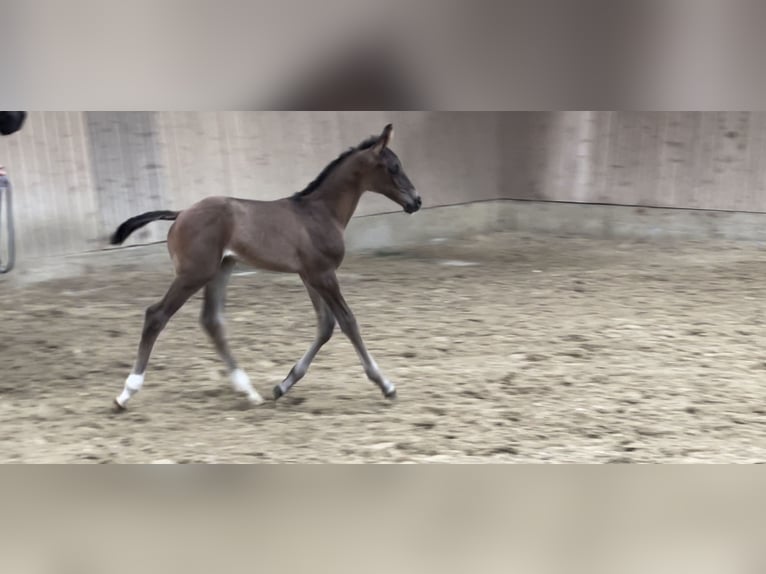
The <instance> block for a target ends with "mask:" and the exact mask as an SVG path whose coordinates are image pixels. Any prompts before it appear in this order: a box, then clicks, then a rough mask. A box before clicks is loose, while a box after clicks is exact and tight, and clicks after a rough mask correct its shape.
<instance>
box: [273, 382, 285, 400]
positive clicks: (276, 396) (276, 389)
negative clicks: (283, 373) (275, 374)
mask: <svg viewBox="0 0 766 574" xmlns="http://www.w3.org/2000/svg"><path fill="white" fill-rule="evenodd" d="M272 392H273V393H274V400H275V401H278V400H279V399H280V397H282V396H283V395H284V394H285V393H284V391H282V387H280V386H279V385H276V386H275V387H274V390H273V391H272Z"/></svg>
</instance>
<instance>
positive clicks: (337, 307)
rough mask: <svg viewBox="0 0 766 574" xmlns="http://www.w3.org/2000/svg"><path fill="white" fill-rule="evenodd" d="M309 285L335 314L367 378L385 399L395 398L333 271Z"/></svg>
mask: <svg viewBox="0 0 766 574" xmlns="http://www.w3.org/2000/svg"><path fill="white" fill-rule="evenodd" d="M311 286H312V287H313V288H314V289H315V290H316V291H317V293H319V295H320V296H321V297H322V299H323V300H324V301H325V303H327V305H328V307H330V310H331V311H332V313H333V315H335V319H336V320H337V321H338V324H339V325H340V328H341V331H343V333H344V334H345V335H346V336H347V337H348V339H349V340H350V341H351V344H352V345H354V349H355V350H356V353H357V355H359V359H360V360H361V362H362V366H363V367H364V372H365V374H366V375H367V378H368V379H370V380H371V381H372V382H373V383H375V384H376V385H377V386H378V388H380V390H381V392H382V393H383V396H384V397H386V398H387V399H394V398H396V387H395V386H394V385H393V384H392V383H391V382H390V381H389V380H388V379H387V378H386V377H385V376H383V373H381V372H380V368H378V365H377V363H376V362H375V360H374V359H373V358H372V356H371V355H370V353H369V351H367V347H366V346H365V344H364V341H363V340H362V335H361V334H360V332H359V325H358V324H357V322H356V317H354V313H353V312H352V311H351V309H350V308H349V306H348V304H347V303H346V301H345V299H344V298H343V295H342V294H341V292H340V285H339V284H338V278H337V276H336V275H335V273H334V272H333V273H328V274H325V275H323V276H322V277H321V278H318V279H315V280H312V281H311Z"/></svg>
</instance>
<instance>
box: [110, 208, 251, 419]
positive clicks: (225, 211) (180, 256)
mask: <svg viewBox="0 0 766 574" xmlns="http://www.w3.org/2000/svg"><path fill="white" fill-rule="evenodd" d="M233 226H234V214H233V212H232V209H231V206H230V205H229V203H228V202H227V200H226V199H225V198H219V197H212V198H207V199H204V200H202V201H201V202H199V203H197V204H196V205H194V206H192V207H191V208H190V209H188V210H186V211H184V212H181V213H180V214H179V215H178V218H177V219H176V221H175V223H173V225H172V226H171V228H170V231H169V232H168V251H169V253H170V257H171V259H172V261H173V265H174V267H175V272H176V276H175V278H174V280H173V282H172V283H171V285H170V288H169V289H168V291H167V292H166V293H165V296H164V297H163V298H162V299H161V300H160V301H159V302H157V303H155V304H154V305H151V306H150V307H149V308H148V309H147V310H146V315H145V319H144V326H143V331H142V333H141V341H140V343H139V346H138V353H137V356H136V361H135V364H134V366H133V369H132V371H131V373H130V375H128V378H127V379H126V381H125V386H124V388H123V391H122V393H121V394H120V395H119V396H118V397H117V398H116V399H115V401H114V403H115V407H116V409H117V410H123V409H124V408H125V407H126V405H127V402H128V401H129V400H130V398H131V397H132V396H133V395H135V394H136V393H137V392H138V391H139V390H140V389H141V387H142V386H143V383H144V377H145V373H146V368H147V365H148V363H149V357H150V355H151V352H152V348H153V347H154V344H155V342H156V340H157V337H158V336H159V334H160V332H162V330H163V329H164V328H165V326H166V325H167V323H168V321H169V320H170V318H171V317H172V316H173V315H174V314H175V313H176V312H177V311H178V310H179V309H180V308H181V307H182V306H183V305H184V303H186V301H188V299H189V298H190V297H191V296H192V295H194V294H195V293H196V292H197V291H199V290H200V289H202V288H203V287H204V295H203V304H202V312H201V314H200V323H201V325H202V327H203V329H204V330H205V331H206V332H207V334H208V335H209V336H210V338H211V340H212V341H213V344H214V345H215V348H216V350H217V351H218V354H219V355H220V356H221V358H222V359H223V361H224V363H225V364H226V367H227V369H228V371H229V376H230V378H231V384H232V386H233V387H234V389H235V390H236V391H238V392H240V393H242V394H244V395H245V396H246V397H247V398H248V399H249V400H250V402H251V403H253V404H256V405H257V404H260V403H262V402H263V399H262V397H261V396H260V395H259V394H258V392H257V391H256V390H255V389H254V388H253V386H252V384H251V382H250V378H249V377H248V376H247V374H246V373H245V372H244V371H243V370H242V369H240V368H239V367H238V365H237V362H236V360H235V359H234V357H233V355H232V353H231V350H230V349H229V345H228V342H227V340H226V335H225V326H224V318H223V310H224V303H225V295H226V286H227V284H228V281H229V278H230V276H231V272H232V270H233V268H234V265H235V259H234V258H233V257H231V256H228V255H225V249H226V246H227V244H228V243H229V241H230V239H231V234H232V230H233Z"/></svg>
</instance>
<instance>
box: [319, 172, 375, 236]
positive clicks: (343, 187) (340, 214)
mask: <svg viewBox="0 0 766 574" xmlns="http://www.w3.org/2000/svg"><path fill="white" fill-rule="evenodd" d="M362 193H364V186H363V185H362V178H361V176H360V175H357V174H355V173H354V172H352V171H347V170H340V171H339V172H338V173H334V174H331V175H330V176H329V177H328V178H327V180H325V181H324V182H323V183H322V185H321V186H320V187H319V188H318V189H317V190H316V191H315V192H314V193H313V194H312V195H314V196H315V200H316V201H317V203H318V204H322V205H323V206H324V207H325V209H327V210H328V211H329V213H330V216H331V217H332V218H333V219H334V220H335V221H336V222H337V223H339V224H340V225H341V226H342V227H343V228H344V229H345V228H346V226H347V225H348V222H349V221H350V220H351V217H352V216H353V215H354V212H355V211H356V208H357V205H359V200H360V199H361V197H362Z"/></svg>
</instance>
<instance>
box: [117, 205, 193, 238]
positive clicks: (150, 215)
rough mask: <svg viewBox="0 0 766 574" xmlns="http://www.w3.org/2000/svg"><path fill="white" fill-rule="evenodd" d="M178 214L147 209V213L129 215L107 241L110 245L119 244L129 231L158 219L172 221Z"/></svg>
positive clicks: (176, 212)
mask: <svg viewBox="0 0 766 574" xmlns="http://www.w3.org/2000/svg"><path fill="white" fill-rule="evenodd" d="M178 214H179V212H178V211H149V212H147V213H142V214H141V215H136V216H135V217H131V218H130V219H128V220H127V221H125V222H123V223H122V224H120V226H119V227H118V228H117V231H115V232H114V233H113V234H112V237H110V238H109V243H110V244H112V245H121V244H122V242H123V241H125V240H126V239H127V238H128V236H129V235H130V234H131V233H133V232H134V231H135V230H136V229H141V228H142V227H143V226H144V225H146V224H147V223H151V222H152V221H160V220H164V221H174V220H175V218H176V217H178Z"/></svg>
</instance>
